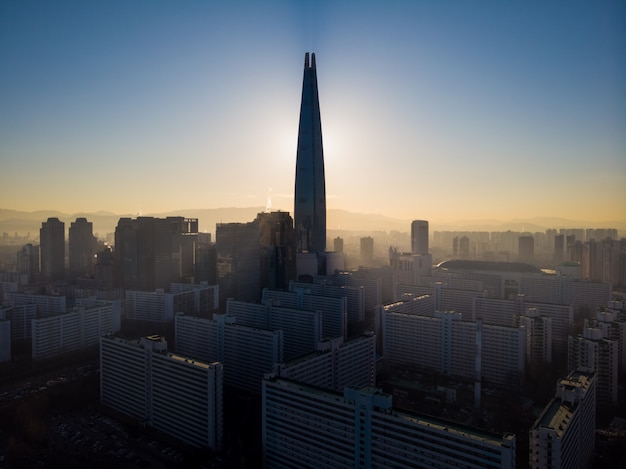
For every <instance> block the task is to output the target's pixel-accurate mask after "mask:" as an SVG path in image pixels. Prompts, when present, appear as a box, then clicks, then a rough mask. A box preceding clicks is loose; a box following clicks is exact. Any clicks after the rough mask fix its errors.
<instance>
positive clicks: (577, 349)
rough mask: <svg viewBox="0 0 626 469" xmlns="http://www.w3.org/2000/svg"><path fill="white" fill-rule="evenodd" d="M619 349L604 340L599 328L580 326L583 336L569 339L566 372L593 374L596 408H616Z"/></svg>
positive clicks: (602, 332) (615, 342) (614, 344)
mask: <svg viewBox="0 0 626 469" xmlns="http://www.w3.org/2000/svg"><path fill="white" fill-rule="evenodd" d="M618 354H619V347H618V342H617V341H616V340H611V339H607V338H605V336H604V331H603V330H602V329H601V328H599V327H589V326H587V327H584V328H583V333H582V334H578V335H577V336H576V337H573V336H570V338H569V354H568V360H567V367H568V369H570V370H582V371H588V372H595V375H596V403H597V405H598V407H599V408H608V407H611V406H615V405H617V398H618V386H617V385H618V374H619V360H618Z"/></svg>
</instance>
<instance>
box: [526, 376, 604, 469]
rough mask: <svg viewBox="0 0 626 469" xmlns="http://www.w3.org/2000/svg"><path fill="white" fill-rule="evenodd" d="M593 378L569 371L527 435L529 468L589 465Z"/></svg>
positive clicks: (593, 422)
mask: <svg viewBox="0 0 626 469" xmlns="http://www.w3.org/2000/svg"><path fill="white" fill-rule="evenodd" d="M595 400H596V377H595V376H594V373H588V372H583V371H573V372H571V373H570V374H569V375H568V376H567V377H566V378H564V379H561V380H559V382H558V383H557V389H556V396H555V397H554V398H553V399H552V400H551V401H550V403H548V405H547V406H546V407H545V409H544V410H543V412H542V413H541V414H540V415H539V417H538V418H537V420H536V421H535V423H534V424H533V426H532V427H531V429H530V432H529V440H530V441H529V446H530V447H529V455H530V457H529V467H530V468H531V469H543V468H548V467H554V468H556V467H559V468H564V469H565V468H572V469H573V468H579V467H581V468H582V467H588V466H589V464H590V463H591V457H592V455H593V449H594V444H595V431H596V406H595Z"/></svg>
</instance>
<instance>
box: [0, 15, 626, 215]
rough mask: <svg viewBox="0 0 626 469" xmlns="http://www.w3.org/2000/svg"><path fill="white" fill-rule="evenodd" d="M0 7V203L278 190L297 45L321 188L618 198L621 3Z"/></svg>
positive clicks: (447, 210)
mask: <svg viewBox="0 0 626 469" xmlns="http://www.w3.org/2000/svg"><path fill="white" fill-rule="evenodd" d="M303 5H304V6H302V5H300V4H297V5H296V4H295V3H291V2H283V3H278V4H272V5H263V6H262V7H260V6H254V5H251V4H238V5H220V6H216V5H208V4H207V5H205V4H196V3H191V2H185V3H183V4H182V5H173V4H172V5H169V4H157V5H154V4H148V3H142V2H138V3H133V4H132V5H126V4H122V3H112V4H81V3H78V2H61V3H55V4H45V3H39V2H34V3H30V4H26V3H20V4H12V5H2V6H1V7H0V12H1V14H0V31H2V33H1V36H0V37H1V40H0V53H1V54H2V55H3V57H5V61H4V63H3V64H2V65H0V67H2V69H1V70H2V73H1V74H0V104H1V107H2V109H3V111H2V112H0V164H1V167H2V171H1V172H0V197H1V198H2V200H3V201H5V202H4V203H3V204H2V205H3V207H2V208H7V209H15V210H24V211H35V210H42V209H44V210H45V209H54V210H60V211H67V212H74V213H75V212H90V211H98V210H107V211H112V212H117V213H162V212H167V211H170V210H177V209H184V208H217V207H231V206H234V207H250V206H263V205H266V202H267V201H268V199H271V206H272V208H276V209H282V210H285V211H289V212H291V211H292V208H293V178H294V174H295V155H296V147H297V144H296V142H297V125H296V124H295V122H296V121H297V115H298V110H299V108H298V101H299V95H300V91H301V88H300V87H301V83H302V81H301V75H300V73H301V68H300V67H301V61H302V54H303V53H304V52H306V51H307V50H311V51H315V52H316V55H317V61H318V64H320V66H321V74H320V76H319V81H320V101H321V113H322V120H323V132H324V146H325V148H324V150H325V163H326V186H327V206H328V208H329V209H346V210H350V211H353V212H357V213H380V214H385V215H388V216H391V217H395V218H403V219H409V220H410V219H416V218H419V219H424V220H430V221H431V222H433V223H442V222H451V221H454V220H458V219H468V218H474V219H480V218H489V219H511V218H520V217H534V216H559V217H564V218H572V219H581V218H582V219H586V220H589V221H613V220H623V219H624V218H625V213H624V209H623V207H622V205H623V200H626V171H624V162H625V155H626V137H624V135H623V129H624V128H625V127H626V125H625V124H626V104H625V103H626V99H625V98H626V93H625V89H624V85H623V83H624V82H625V80H624V79H625V78H626V59H625V57H626V46H625V45H624V44H626V40H625V39H626V38H625V35H626V33H625V31H626V28H624V17H625V13H626V11H625V8H626V7H625V6H624V5H623V4H620V3H618V2H598V3H594V4H593V5H582V4H581V5H571V4H565V3H558V4H552V5H549V6H545V5H542V6H535V7H532V6H529V5H499V4H495V3H490V2H487V3H482V4H480V5H471V6H470V5H460V4H458V5H454V6H450V4H448V5H445V6H444V5H435V4H422V5H419V4H413V3H406V2H394V3H392V4H391V6H389V5H385V6H382V5H381V6H368V7H361V6H357V4H356V3H352V2H346V3H342V4H340V5H336V4H332V3H330V2H329V3H321V4H319V5H318V4H316V6H315V8H314V7H313V5H311V4H303Z"/></svg>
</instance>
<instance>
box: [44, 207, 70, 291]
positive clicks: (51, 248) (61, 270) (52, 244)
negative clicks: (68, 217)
mask: <svg viewBox="0 0 626 469" xmlns="http://www.w3.org/2000/svg"><path fill="white" fill-rule="evenodd" d="M39 242H40V246H39V252H40V254H41V273H42V274H43V276H44V278H45V279H46V280H58V279H60V278H63V276H64V275H65V223H63V222H62V221H61V220H59V219H58V218H56V217H51V218H48V221H44V222H43V223H42V224H41V229H40V230H39Z"/></svg>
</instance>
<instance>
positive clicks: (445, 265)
mask: <svg viewBox="0 0 626 469" xmlns="http://www.w3.org/2000/svg"><path fill="white" fill-rule="evenodd" d="M437 269H441V270H443V269H445V270H474V271H476V270H477V271H484V272H518V273H528V274H540V273H541V270H540V269H538V268H537V267H535V266H533V265H530V264H526V263H524V262H498V261H477V260H463V259H456V260H450V261H443V262H440V263H439V264H438V265H437Z"/></svg>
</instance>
